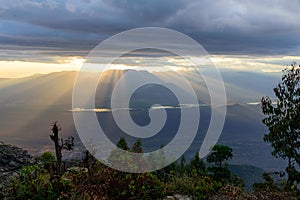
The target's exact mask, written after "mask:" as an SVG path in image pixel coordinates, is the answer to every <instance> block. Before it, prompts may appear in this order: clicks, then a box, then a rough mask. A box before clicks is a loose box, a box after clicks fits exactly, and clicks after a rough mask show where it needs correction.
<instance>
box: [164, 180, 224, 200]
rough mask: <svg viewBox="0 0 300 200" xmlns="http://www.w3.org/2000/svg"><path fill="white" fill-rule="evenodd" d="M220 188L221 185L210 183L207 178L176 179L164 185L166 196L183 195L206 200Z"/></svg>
mask: <svg viewBox="0 0 300 200" xmlns="http://www.w3.org/2000/svg"><path fill="white" fill-rule="evenodd" d="M221 187H222V184H220V183H218V182H214V181H212V179H211V178H210V177H208V176H195V177H188V176H183V177H176V178H173V179H172V180H170V181H169V182H168V183H167V184H166V190H167V194H168V195H173V194H183V195H188V196H192V197H193V199H207V198H208V197H209V196H211V195H212V194H214V193H215V191H217V190H218V189H219V188H221Z"/></svg>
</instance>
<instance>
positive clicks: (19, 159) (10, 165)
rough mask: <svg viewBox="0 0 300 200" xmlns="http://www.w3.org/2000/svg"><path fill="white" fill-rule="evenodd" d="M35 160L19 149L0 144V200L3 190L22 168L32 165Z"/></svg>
mask: <svg viewBox="0 0 300 200" xmlns="http://www.w3.org/2000/svg"><path fill="white" fill-rule="evenodd" d="M34 162H35V159H34V158H33V157H32V156H31V155H30V154H28V153H27V151H24V150H23V149H21V148H18V147H16V146H12V145H8V144H4V143H3V142H0V199H2V198H3V195H5V188H6V187H7V186H8V185H9V183H10V181H11V179H12V177H13V176H14V175H15V174H16V173H17V171H18V170H19V169H20V168H21V167H22V166H27V165H31V164H34Z"/></svg>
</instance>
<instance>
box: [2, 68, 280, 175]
mask: <svg viewBox="0 0 300 200" xmlns="http://www.w3.org/2000/svg"><path fill="white" fill-rule="evenodd" d="M126 72H127V71H122V70H109V71H106V72H104V73H103V74H102V75H101V78H100V81H99V82H98V87H97V91H96V108H108V109H109V108H110V100H111V99H110V96H111V94H112V91H113V88H114V86H115V84H116V83H117V81H118V80H119V78H120V77H121V76H122V75H124V74H125V73H126ZM173 73H175V72H168V71H167V72H152V73H150V72H147V71H133V73H132V78H135V77H136V78H140V79H143V78H145V79H146V78H149V77H150V76H151V78H153V79H157V80H163V81H164V83H165V85H166V86H168V84H170V83H169V82H168V79H170V78H172V77H173ZM180 73H182V75H183V76H184V77H186V78H187V80H189V82H190V84H191V85H192V87H193V89H194V91H195V93H196V94H197V97H198V102H199V105H201V106H200V107H199V109H200V113H201V120H200V123H199V125H200V126H199V130H198V134H197V136H196V138H195V141H194V142H193V144H192V146H191V147H190V148H189V150H188V151H187V152H186V156H187V158H188V159H189V158H191V157H192V156H193V154H194V153H195V152H196V151H197V150H199V147H200V146H201V142H202V139H203V134H204V133H205V131H206V130H207V127H208V124H209V121H210V115H211V110H210V105H209V103H210V99H209V94H208V91H207V89H206V87H205V82H204V81H203V80H201V78H200V79H199V76H198V75H196V74H194V73H189V72H180ZM76 75H77V72H75V71H65V72H56V73H50V74H37V75H33V76H29V77H24V78H18V79H0V94H1V96H0V141H5V142H7V143H11V144H15V145H18V146H20V147H23V148H25V149H27V150H29V151H30V152H33V153H39V152H41V151H45V150H51V151H53V147H52V144H51V140H50V139H49V134H50V132H51V130H50V128H51V123H52V122H54V121H58V122H59V123H60V124H61V125H62V127H63V130H62V135H63V137H67V136H70V135H75V136H76V135H77V133H76V129H75V126H74V122H73V116H72V90H73V84H74V81H75V78H76ZM222 76H223V80H224V84H225V87H226V93H227V100H228V104H227V105H223V106H227V115H226V121H225V125H224V129H223V132H222V135H221V137H220V139H219V143H222V144H225V145H229V146H230V147H231V148H233V153H234V158H233V160H232V161H231V163H232V164H245V165H253V166H257V167H261V168H263V169H267V170H282V169H283V167H284V166H285V163H284V162H283V161H280V160H276V159H275V158H273V157H272V156H271V147H270V146H269V145H268V144H266V143H264V142H263V135H264V134H265V133H267V128H266V127H265V126H264V125H263V124H262V122H261V120H262V118H263V117H264V116H263V115H262V114H261V109H260V105H259V104H255V103H253V104H248V103H249V102H259V101H260V98H261V96H265V95H268V96H272V88H273V86H274V85H275V84H276V83H277V82H278V81H279V77H278V76H273V75H268V74H258V73H257V74H256V73H249V72H238V71H233V72H229V71H222ZM86 78H87V80H91V78H95V77H94V76H93V75H90V74H89V73H86ZM98 78H99V77H98ZM173 87H177V89H178V91H179V92H181V93H182V94H183V95H186V94H185V93H186V91H185V90H184V88H180V83H179V84H178V85H176V86H173ZM153 104H161V105H165V106H173V107H169V108H168V109H167V113H168V116H171V118H170V119H171V121H169V124H166V126H165V127H164V129H163V131H162V132H161V133H160V134H158V137H153V138H151V139H149V140H147V139H146V140H143V144H144V146H145V149H146V150H151V149H153V148H159V146H160V145H165V144H167V143H168V142H169V141H170V140H171V139H172V137H173V136H174V133H175V130H176V129H177V128H178V123H179V122H178V116H180V109H178V108H177V107H176V106H178V101H177V100H176V98H175V96H174V94H173V93H172V92H170V90H168V89H167V88H166V87H163V86H160V85H156V84H148V85H145V86H142V87H140V88H139V89H138V90H137V91H136V92H135V93H134V94H133V96H132V97H131V101H130V107H131V108H134V110H132V111H130V113H131V116H132V118H133V120H134V121H136V123H137V124H140V125H146V124H147V123H149V117H148V111H147V108H149V107H150V106H151V105H153ZM197 109H198V107H197ZM97 116H98V118H99V122H101V123H103V128H104V129H105V130H106V131H107V133H108V137H109V138H110V139H111V140H112V141H113V142H117V140H118V139H119V138H120V137H121V136H125V137H127V136H126V134H124V133H123V132H122V131H121V130H120V129H118V127H117V126H116V125H115V123H114V121H113V118H112V114H111V112H109V111H108V112H99V113H97ZM172 120H174V121H172ZM134 139H135V138H130V137H128V141H129V143H133V142H134ZM76 141H77V143H78V146H80V141H79V138H78V137H76ZM153 141H156V142H155V144H157V146H155V147H153V146H151V144H153Z"/></svg>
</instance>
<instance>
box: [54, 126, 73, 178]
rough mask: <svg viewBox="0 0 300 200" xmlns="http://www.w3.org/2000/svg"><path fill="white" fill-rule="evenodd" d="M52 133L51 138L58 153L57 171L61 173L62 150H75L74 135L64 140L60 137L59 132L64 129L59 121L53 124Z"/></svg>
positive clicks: (56, 153)
mask: <svg viewBox="0 0 300 200" xmlns="http://www.w3.org/2000/svg"><path fill="white" fill-rule="evenodd" d="M51 130H52V134H51V135H50V138H51V140H52V141H53V142H54V146H55V155H56V160H57V165H58V167H57V168H58V169H57V172H58V174H60V173H61V162H62V150H63V149H65V150H68V151H70V150H73V147H74V137H72V136H71V137H68V139H66V140H64V139H63V138H60V137H59V132H60V131H61V130H62V128H61V126H60V125H59V124H58V123H57V122H54V123H53V124H52V128H51Z"/></svg>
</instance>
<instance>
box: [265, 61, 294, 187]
mask: <svg viewBox="0 0 300 200" xmlns="http://www.w3.org/2000/svg"><path fill="white" fill-rule="evenodd" d="M273 90H274V94H275V96H276V104H275V105H274V104H273V101H272V100H271V98H270V97H262V99H261V103H262V112H263V113H264V114H265V115H266V116H267V117H266V118H264V119H263V123H264V124H265V125H266V126H268V128H269V133H268V134H265V136H264V141H265V142H268V143H270V144H271V146H272V147H273V152H272V154H273V155H274V156H276V157H279V158H283V159H288V166H287V168H286V172H287V173H288V179H287V184H286V189H289V188H291V186H292V185H293V183H294V182H295V181H296V182H297V183H299V182H300V173H299V172H298V171H297V168H298V169H299V165H300V154H299V153H300V120H299V117H300V66H296V64H295V63H293V64H292V65H291V67H287V68H285V69H284V70H283V72H282V79H281V82H280V83H278V85H277V86H276V87H275V88H274V89H273Z"/></svg>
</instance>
